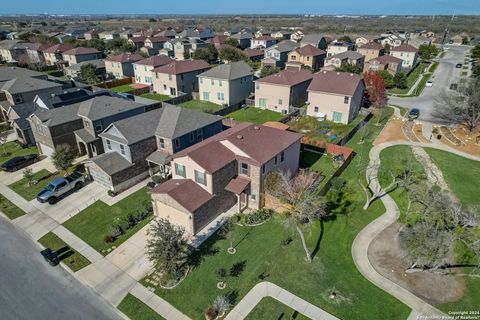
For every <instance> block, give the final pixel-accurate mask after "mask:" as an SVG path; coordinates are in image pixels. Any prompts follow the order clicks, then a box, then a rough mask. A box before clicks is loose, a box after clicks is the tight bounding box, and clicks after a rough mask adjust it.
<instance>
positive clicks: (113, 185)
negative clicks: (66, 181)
mask: <svg viewBox="0 0 480 320" xmlns="http://www.w3.org/2000/svg"><path fill="white" fill-rule="evenodd" d="M221 131H222V119H221V117H218V116H213V115H210V114H206V113H201V112H197V111H194V110H189V109H184V108H181V107H177V106H174V105H165V106H164V107H162V108H160V109H155V110H152V111H149V112H146V113H142V114H139V115H136V116H133V117H130V118H127V119H123V120H120V121H116V122H114V123H112V124H110V125H109V126H108V127H107V128H106V129H105V130H104V131H103V132H102V133H100V135H99V136H100V137H101V139H102V143H103V149H104V150H105V153H104V154H101V155H99V156H96V157H94V158H91V159H89V160H88V161H87V162H86V163H85V166H86V168H87V171H88V172H89V175H90V176H91V177H92V179H93V180H94V181H95V182H97V183H99V184H100V185H102V186H104V187H106V188H108V189H109V190H111V191H113V192H119V191H122V190H125V189H127V188H129V187H131V186H133V185H134V184H136V183H137V182H139V181H141V180H142V179H144V178H145V177H147V176H148V175H149V174H150V175H152V174H156V173H160V174H161V175H162V176H164V177H168V175H169V174H170V171H171V170H170V157H171V156H172V155H173V154H175V153H176V152H178V151H180V150H183V149H185V148H187V147H189V146H191V145H193V144H195V143H198V142H200V141H202V140H203V139H206V138H208V137H210V136H212V135H214V134H217V133H219V132H221Z"/></svg>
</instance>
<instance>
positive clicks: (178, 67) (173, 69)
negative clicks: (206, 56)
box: [153, 60, 210, 74]
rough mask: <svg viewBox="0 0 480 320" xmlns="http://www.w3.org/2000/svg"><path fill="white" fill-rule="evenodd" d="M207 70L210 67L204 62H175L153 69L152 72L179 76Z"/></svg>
mask: <svg viewBox="0 0 480 320" xmlns="http://www.w3.org/2000/svg"><path fill="white" fill-rule="evenodd" d="M208 68H210V65H209V64H208V63H207V62H206V61H204V60H182V61H177V60H175V61H174V62H172V63H169V64H167V65H164V66H161V67H158V68H155V69H153V71H154V72H158V73H168V74H181V73H186V72H192V71H195V70H202V69H208Z"/></svg>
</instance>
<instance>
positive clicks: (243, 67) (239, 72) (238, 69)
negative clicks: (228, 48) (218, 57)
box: [198, 61, 253, 80]
mask: <svg viewBox="0 0 480 320" xmlns="http://www.w3.org/2000/svg"><path fill="white" fill-rule="evenodd" d="M252 74H253V70H252V68H251V67H250V66H249V65H248V64H246V63H245V62H243V61H237V62H232V63H229V64H221V65H219V66H217V67H215V68H212V69H210V70H207V71H205V72H204V73H201V74H199V75H198V77H208V78H215V79H224V80H234V79H238V78H242V77H246V76H250V75H252Z"/></svg>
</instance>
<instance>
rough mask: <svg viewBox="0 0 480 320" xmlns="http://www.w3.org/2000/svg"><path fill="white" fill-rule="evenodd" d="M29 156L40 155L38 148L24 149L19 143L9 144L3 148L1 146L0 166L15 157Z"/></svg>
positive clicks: (12, 142)
mask: <svg viewBox="0 0 480 320" xmlns="http://www.w3.org/2000/svg"><path fill="white" fill-rule="evenodd" d="M27 154H38V149H37V147H29V148H22V146H21V145H20V144H18V142H17V141H11V142H7V143H5V144H4V145H3V146H0V164H2V163H4V162H5V161H7V160H9V159H11V158H13V157H17V156H24V155H27Z"/></svg>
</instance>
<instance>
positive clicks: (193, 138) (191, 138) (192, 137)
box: [190, 132, 195, 142]
mask: <svg viewBox="0 0 480 320" xmlns="http://www.w3.org/2000/svg"><path fill="white" fill-rule="evenodd" d="M193 140H195V135H194V134H193V132H190V142H193Z"/></svg>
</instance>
